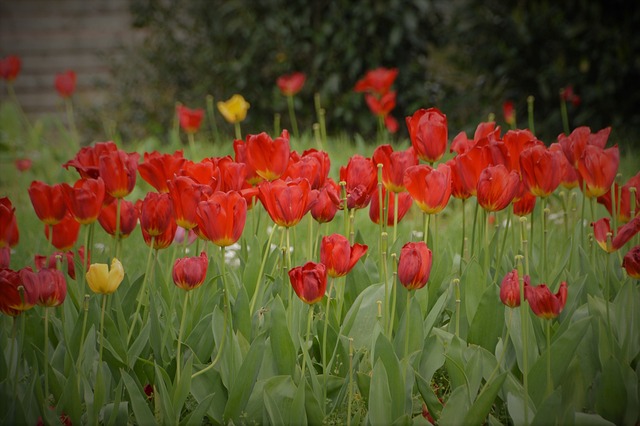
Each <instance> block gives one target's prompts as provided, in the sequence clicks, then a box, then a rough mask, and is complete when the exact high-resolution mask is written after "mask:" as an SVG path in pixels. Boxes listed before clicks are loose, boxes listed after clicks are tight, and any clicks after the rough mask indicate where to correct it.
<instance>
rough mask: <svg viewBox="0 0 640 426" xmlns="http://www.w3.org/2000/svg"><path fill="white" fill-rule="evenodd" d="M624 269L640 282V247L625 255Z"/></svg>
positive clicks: (623, 260) (623, 259)
mask: <svg viewBox="0 0 640 426" xmlns="http://www.w3.org/2000/svg"><path fill="white" fill-rule="evenodd" d="M622 267H623V268H624V269H625V271H627V275H629V276H630V277H631V278H634V279H636V280H640V246H635V247H633V248H632V249H631V250H629V251H628V252H627V254H625V255H624V257H623V258H622Z"/></svg>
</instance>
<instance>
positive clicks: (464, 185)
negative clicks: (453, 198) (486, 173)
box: [452, 146, 487, 195]
mask: <svg viewBox="0 0 640 426" xmlns="http://www.w3.org/2000/svg"><path fill="white" fill-rule="evenodd" d="M454 160H455V166H456V167H455V168H456V171H455V173H452V175H453V176H456V177H457V183H458V185H459V187H460V188H461V189H462V193H469V194H471V195H476V194H477V187H478V180H479V179H480V174H481V173H482V171H483V170H484V169H485V167H487V162H486V160H485V155H484V150H483V149H482V147H480V146H474V147H473V148H471V149H470V150H468V151H466V152H465V153H464V154H459V155H456V156H455V157H454ZM454 194H455V192H454Z"/></svg>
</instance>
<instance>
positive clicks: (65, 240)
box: [44, 212, 80, 251]
mask: <svg viewBox="0 0 640 426" xmlns="http://www.w3.org/2000/svg"><path fill="white" fill-rule="evenodd" d="M49 232H53V236H52V237H51V244H53V246H54V247H55V248H57V249H58V250H60V251H67V250H70V249H71V248H72V247H73V246H74V245H75V243H76V241H77V239H78V233H79V232H80V223H79V222H78V221H77V220H76V219H75V218H74V217H73V215H72V214H71V212H67V214H66V215H65V217H64V218H62V220H61V221H60V223H56V224H55V225H46V224H45V225H44V235H45V237H46V238H47V240H49Z"/></svg>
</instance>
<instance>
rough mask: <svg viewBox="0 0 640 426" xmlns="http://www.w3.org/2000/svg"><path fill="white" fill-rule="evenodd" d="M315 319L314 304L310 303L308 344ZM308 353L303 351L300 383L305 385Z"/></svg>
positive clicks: (306, 340) (306, 335)
mask: <svg viewBox="0 0 640 426" xmlns="http://www.w3.org/2000/svg"><path fill="white" fill-rule="evenodd" d="M312 321H313V305H309V317H308V318H307V333H306V334H305V340H304V344H305V346H306V344H307V342H308V341H309V339H310V337H311V322H312ZM307 354H308V352H307V351H305V350H303V351H302V374H301V375H300V383H301V384H302V385H303V386H304V380H305V379H304V376H305V373H306V368H307Z"/></svg>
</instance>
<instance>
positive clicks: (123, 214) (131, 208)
mask: <svg viewBox="0 0 640 426" xmlns="http://www.w3.org/2000/svg"><path fill="white" fill-rule="evenodd" d="M117 203H118V200H115V199H114V200H112V201H111V203H109V204H107V205H106V206H103V207H102V210H101V211H100V215H99V216H98V222H99V223H100V226H102V229H104V230H105V232H106V233H107V234H109V235H114V236H115V235H116V214H117V213H116V211H117ZM136 225H138V209H136V207H135V205H134V204H133V203H132V202H131V201H127V200H124V199H123V200H120V232H119V235H120V237H121V238H126V237H128V236H129V235H130V234H131V232H133V230H134V229H135V227H136Z"/></svg>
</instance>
